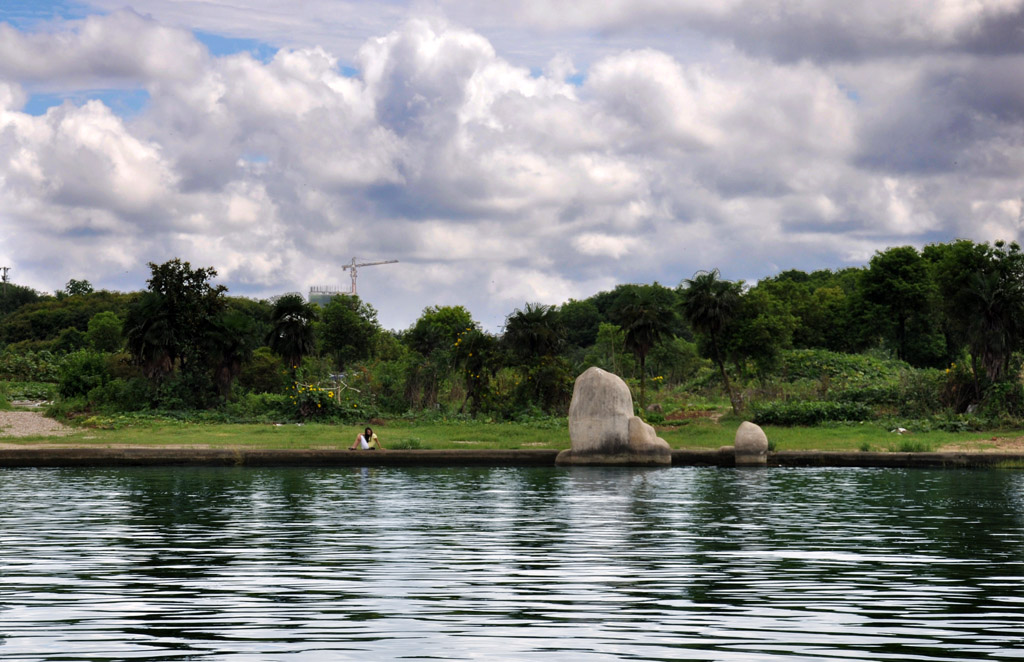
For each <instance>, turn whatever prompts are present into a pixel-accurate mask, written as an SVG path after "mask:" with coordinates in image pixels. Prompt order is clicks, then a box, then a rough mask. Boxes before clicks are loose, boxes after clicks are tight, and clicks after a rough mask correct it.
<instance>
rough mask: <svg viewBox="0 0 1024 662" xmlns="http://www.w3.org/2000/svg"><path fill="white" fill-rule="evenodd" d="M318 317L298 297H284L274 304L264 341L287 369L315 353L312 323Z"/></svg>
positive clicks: (312, 309) (293, 295)
mask: <svg viewBox="0 0 1024 662" xmlns="http://www.w3.org/2000/svg"><path fill="white" fill-rule="evenodd" d="M318 318H319V313H318V312H317V307H316V306H315V305H313V304H309V303H306V301H305V299H303V298H302V295H301V294H285V295H284V296H281V297H278V299H277V301H275V302H274V308H273V310H272V311H271V313H270V332H269V333H268V334H267V339H266V342H267V346H268V347H270V349H272V350H273V351H274V353H275V354H277V355H278V356H280V357H281V358H282V359H284V362H285V364H286V365H287V366H288V367H289V368H290V369H291V370H295V369H297V368H298V367H299V365H301V364H302V357H304V356H309V355H310V354H312V353H313V352H315V351H316V332H315V331H314V329H313V322H315V321H316V320H317V319H318Z"/></svg>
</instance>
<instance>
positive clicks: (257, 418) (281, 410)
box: [223, 393, 295, 423]
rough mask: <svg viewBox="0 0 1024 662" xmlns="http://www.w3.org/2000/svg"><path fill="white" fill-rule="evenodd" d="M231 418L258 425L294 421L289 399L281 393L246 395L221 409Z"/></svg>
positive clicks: (293, 409)
mask: <svg viewBox="0 0 1024 662" xmlns="http://www.w3.org/2000/svg"><path fill="white" fill-rule="evenodd" d="M223 409H224V413H225V414H226V415H227V416H228V417H230V418H232V419H238V420H245V421H254V422H258V423H269V422H279V421H291V420H295V406H294V405H293V404H292V401H291V397H290V396H288V395H285V394H282V393H246V394H245V395H242V396H240V397H239V398H238V399H237V400H235V401H234V402H228V403H226V404H225V405H224V407H223Z"/></svg>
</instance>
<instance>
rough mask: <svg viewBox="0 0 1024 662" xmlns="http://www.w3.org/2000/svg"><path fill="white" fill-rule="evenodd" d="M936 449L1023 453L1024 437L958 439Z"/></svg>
mask: <svg viewBox="0 0 1024 662" xmlns="http://www.w3.org/2000/svg"><path fill="white" fill-rule="evenodd" d="M937 450H939V451H942V452H947V453H1024V437H989V438H987V439H975V440H973V441H958V442H956V443H952V444H943V445H942V446H940V447H939V448H938V449H937Z"/></svg>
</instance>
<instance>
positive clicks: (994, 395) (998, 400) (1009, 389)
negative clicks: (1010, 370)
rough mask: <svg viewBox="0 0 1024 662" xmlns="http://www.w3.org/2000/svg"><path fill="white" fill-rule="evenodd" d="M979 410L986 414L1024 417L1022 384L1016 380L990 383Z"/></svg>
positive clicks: (1023, 387)
mask: <svg viewBox="0 0 1024 662" xmlns="http://www.w3.org/2000/svg"><path fill="white" fill-rule="evenodd" d="M981 411H982V413H984V414H986V415H988V416H996V417H1011V418H1024V386H1022V385H1021V384H1020V383H1019V382H1017V381H1012V382H1011V381H1004V382H999V383H997V384H992V385H991V386H989V387H988V390H987V391H985V397H984V399H983V400H982V406H981Z"/></svg>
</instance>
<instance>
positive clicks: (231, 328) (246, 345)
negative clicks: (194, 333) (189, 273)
mask: <svg viewBox="0 0 1024 662" xmlns="http://www.w3.org/2000/svg"><path fill="white" fill-rule="evenodd" d="M259 337H260V334H259V326H258V325H257V323H256V320H254V319H253V318H252V317H250V316H249V315H247V314H246V313H245V312H243V311H241V310H237V309H230V308H229V309H228V310H225V311H224V312H223V313H221V314H220V315H218V316H217V317H215V318H213V319H211V320H210V324H209V326H208V327H207V331H206V343H207V354H208V356H209V357H210V358H211V359H212V365H213V382H214V384H216V386H217V391H218V392H219V393H220V396H221V398H223V399H225V400H227V399H228V398H230V397H231V388H232V385H233V384H234V382H235V380H236V379H237V378H238V376H239V375H240V374H241V373H242V366H243V365H244V364H245V363H246V362H247V361H249V360H250V359H251V358H252V355H253V351H254V350H255V349H256V346H257V345H258V344H259Z"/></svg>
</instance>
